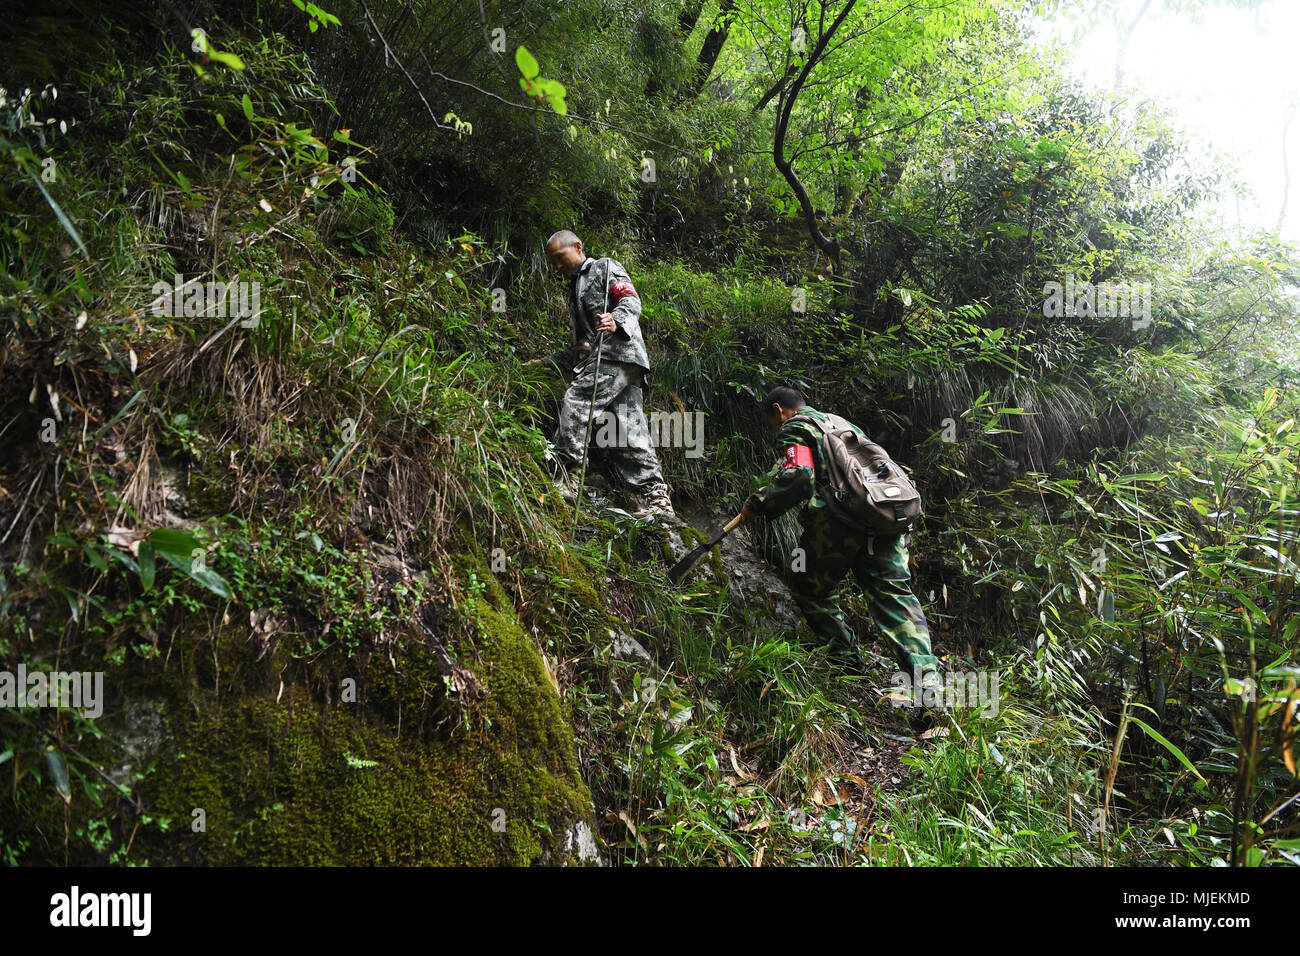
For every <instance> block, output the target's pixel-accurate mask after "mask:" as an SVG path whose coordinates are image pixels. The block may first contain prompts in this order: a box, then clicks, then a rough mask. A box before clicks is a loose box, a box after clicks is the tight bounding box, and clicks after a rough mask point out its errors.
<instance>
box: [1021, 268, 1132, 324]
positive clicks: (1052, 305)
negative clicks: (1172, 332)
mask: <svg viewBox="0 0 1300 956" xmlns="http://www.w3.org/2000/svg"><path fill="white" fill-rule="evenodd" d="M1043 295H1044V296H1046V298H1044V299H1043V315H1044V316H1046V317H1047V318H1049V319H1056V318H1062V317H1069V318H1090V317H1094V316H1095V317H1096V318H1101V319H1132V320H1133V328H1134V329H1145V328H1147V326H1149V325H1150V324H1151V283H1150V282H1129V283H1123V282H1103V283H1100V284H1098V285H1093V284H1092V283H1091V282H1078V281H1076V280H1075V278H1074V276H1073V275H1067V276H1066V277H1065V282H1064V283H1060V282H1048V283H1047V284H1045V285H1044V286H1043Z"/></svg>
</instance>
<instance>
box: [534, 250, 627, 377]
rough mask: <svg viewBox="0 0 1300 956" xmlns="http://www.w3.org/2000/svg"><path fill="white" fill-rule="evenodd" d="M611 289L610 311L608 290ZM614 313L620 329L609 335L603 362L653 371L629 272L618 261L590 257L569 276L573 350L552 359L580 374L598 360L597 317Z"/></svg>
mask: <svg viewBox="0 0 1300 956" xmlns="http://www.w3.org/2000/svg"><path fill="white" fill-rule="evenodd" d="M607 283H608V285H609V297H608V307H606V295H605V286H606V284H607ZM601 312H610V313H612V314H613V316H614V322H615V323H616V324H617V325H618V328H617V330H615V331H614V332H607V333H606V334H605V344H604V345H603V346H602V349H601V361H602V362H627V363H629V364H631V365H639V366H640V367H641V368H643V369H646V370H647V371H649V369H650V356H649V354H648V353H647V352H646V348H645V339H643V338H642V337H641V321H640V319H641V297H640V295H638V294H637V291H636V289H635V288H633V286H632V279H631V278H630V277H629V276H628V274H627V270H626V269H624V268H623V266H622V264H621V263H619V262H618V261H617V260H615V259H609V258H602V259H593V258H591V257H590V256H588V257H587V258H586V259H585V260H583V263H582V265H580V266H578V268H576V269H574V270H573V274H572V275H571V276H569V319H570V323H569V348H568V349H567V350H566V351H564V352H559V353H557V354H555V355H553V356H551V359H552V361H555V362H556V363H557V364H558V365H560V366H562V367H563V368H564V369H565V370H566V371H573V372H576V371H578V370H579V369H581V368H582V367H583V366H584V365H586V364H587V363H588V362H590V361H593V360H594V359H595V357H596V349H595V344H596V323H597V322H598V321H599V320H598V319H597V318H596V316H597V315H599V314H600V313H601Z"/></svg>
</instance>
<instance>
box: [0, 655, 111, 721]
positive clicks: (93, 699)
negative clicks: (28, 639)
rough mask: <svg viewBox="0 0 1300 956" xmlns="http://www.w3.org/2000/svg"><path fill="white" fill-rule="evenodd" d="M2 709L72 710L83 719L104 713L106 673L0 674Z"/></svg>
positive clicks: (22, 667)
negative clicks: (76, 711)
mask: <svg viewBox="0 0 1300 956" xmlns="http://www.w3.org/2000/svg"><path fill="white" fill-rule="evenodd" d="M0 707H16V708H18V709H19V710H22V709H25V708H28V707H71V708H74V709H76V710H80V711H81V714H82V716H83V717H98V716H100V715H101V714H102V713H103V712H104V672H103V671H94V672H93V673H92V672H91V671H48V672H46V671H32V672H31V673H28V671H27V665H26V664H19V665H18V671H17V673H15V672H13V671H0Z"/></svg>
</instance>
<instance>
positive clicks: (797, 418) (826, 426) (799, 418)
mask: <svg viewBox="0 0 1300 956" xmlns="http://www.w3.org/2000/svg"><path fill="white" fill-rule="evenodd" d="M790 422H807V423H808V424H809V425H814V426H816V427H817V429H818V430H819V431H821V432H823V433H825V432H829V431H833V430H834V429H832V428H831V424H830V422H824V421H818V420H817V419H815V418H813V417H812V416H811V415H792V416H791V417H790V418H788V419H786V424H787V425H788V424H789V423H790Z"/></svg>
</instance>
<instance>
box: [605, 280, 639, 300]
mask: <svg viewBox="0 0 1300 956" xmlns="http://www.w3.org/2000/svg"><path fill="white" fill-rule="evenodd" d="M629 295H630V296H635V297H636V298H638V299H639V298H641V296H640V295H639V294H638V293H637V291H636V289H634V288H633V287H632V280H630V279H619V280H618V281H617V282H615V283H614V284H613V285H611V286H610V287H609V304H610V305H617V304H618V302H619V300H620V299H622V298H623V297H625V296H629Z"/></svg>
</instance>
